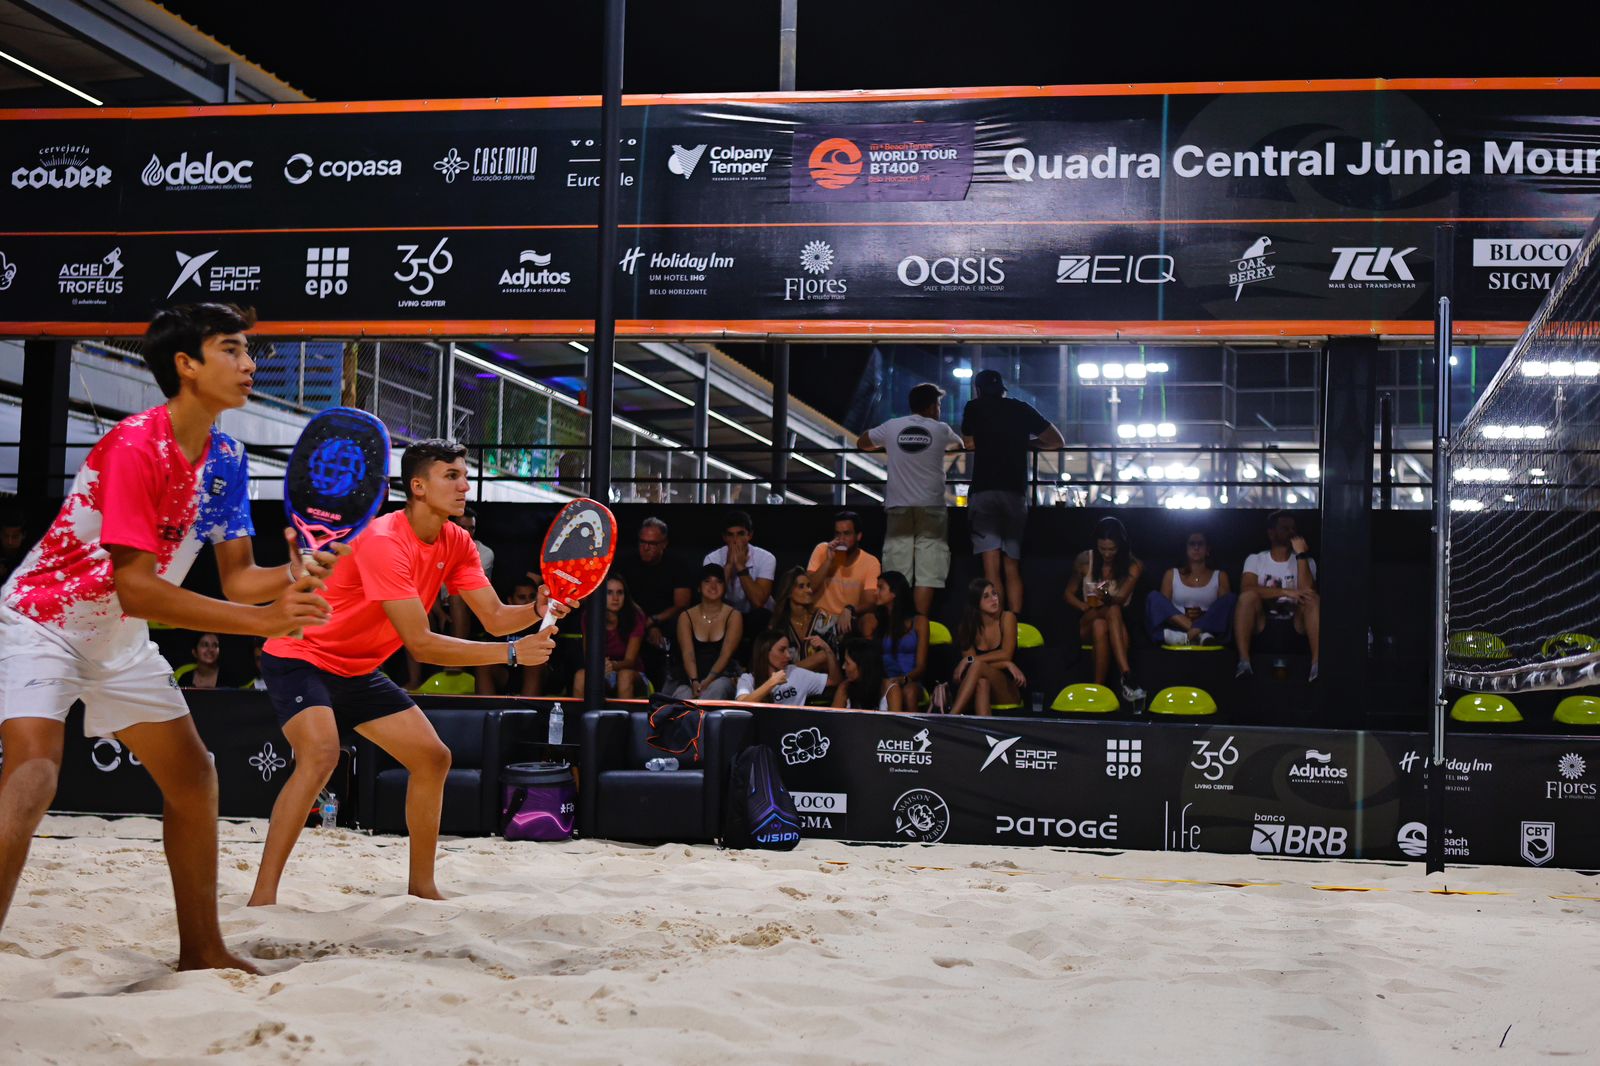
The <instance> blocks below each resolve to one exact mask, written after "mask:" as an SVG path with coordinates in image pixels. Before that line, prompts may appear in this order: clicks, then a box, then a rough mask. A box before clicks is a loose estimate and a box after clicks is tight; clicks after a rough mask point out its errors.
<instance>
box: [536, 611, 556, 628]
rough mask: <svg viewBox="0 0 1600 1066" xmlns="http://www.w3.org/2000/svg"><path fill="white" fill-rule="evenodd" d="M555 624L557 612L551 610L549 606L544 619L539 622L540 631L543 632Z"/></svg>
mask: <svg viewBox="0 0 1600 1066" xmlns="http://www.w3.org/2000/svg"><path fill="white" fill-rule="evenodd" d="M555 624H556V614H555V612H554V611H552V610H550V609H549V608H548V607H547V608H545V612H544V621H542V622H540V623H539V632H541V633H543V632H544V631H545V630H547V629H549V628H550V627H551V626H553V625H555Z"/></svg>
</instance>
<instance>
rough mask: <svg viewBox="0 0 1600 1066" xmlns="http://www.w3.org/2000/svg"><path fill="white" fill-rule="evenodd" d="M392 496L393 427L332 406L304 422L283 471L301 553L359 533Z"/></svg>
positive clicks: (307, 553) (287, 504)
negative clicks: (389, 428) (391, 454)
mask: <svg viewBox="0 0 1600 1066" xmlns="http://www.w3.org/2000/svg"><path fill="white" fill-rule="evenodd" d="M388 495H389V430H388V429H387V428H386V427H385V426H384V424H383V423H382V422H381V421H380V420H378V419H377V418H376V417H374V416H373V415H370V414H368V413H367V412H365V411H359V410H357V409H356V408H354V407H330V408H328V409H327V410H326V411H323V412H322V413H320V414H318V415H317V416H316V417H315V418H313V419H312V420H311V421H310V422H307V423H306V427H305V429H303V430H301V432H300V439H299V440H298V441H296V442H295V446H294V451H293V452H291V453H290V455H289V465H288V467H287V468H286V469H285V470H284V474H283V509H284V510H285V511H286V512H287V513H288V516H289V523H290V524H291V525H292V526H294V529H295V533H296V535H297V536H298V537H299V539H300V553H301V555H305V556H310V555H313V554H315V553H316V552H317V551H319V550H321V549H322V548H326V547H327V546H328V545H330V544H332V543H334V542H335V541H344V540H349V539H350V538H352V537H354V536H355V535H356V534H357V533H360V532H361V531H362V530H363V529H365V528H366V527H367V523H368V522H371V521H372V519H373V516H374V515H376V514H377V513H378V508H379V507H381V506H382V505H383V501H384V499H385V498H387V497H388ZM294 635H295V636H299V635H300V634H299V633H296V634H294Z"/></svg>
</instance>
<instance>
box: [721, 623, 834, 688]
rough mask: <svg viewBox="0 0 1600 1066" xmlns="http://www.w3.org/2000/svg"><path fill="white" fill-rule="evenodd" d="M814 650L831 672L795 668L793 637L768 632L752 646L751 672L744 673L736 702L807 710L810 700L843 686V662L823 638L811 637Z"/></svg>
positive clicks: (739, 683)
mask: <svg viewBox="0 0 1600 1066" xmlns="http://www.w3.org/2000/svg"><path fill="white" fill-rule="evenodd" d="M811 649H812V651H813V652H814V653H815V654H817V655H821V656H823V658H824V661H825V662H826V665H827V668H828V672H827V673H825V674H822V673H818V672H816V671H815V670H807V669H806V668H805V667H803V666H794V665H791V663H790V659H791V653H790V649H789V638H788V636H786V635H785V634H783V633H780V632H778V631H776V630H770V629H769V630H768V631H767V632H765V633H763V634H761V635H760V636H759V637H757V638H756V640H755V644H754V645H753V646H752V653H751V665H750V673H748V674H740V675H739V681H738V684H737V685H735V686H734V699H736V700H740V701H742V702H745V703H779V704H785V705H787V706H790V707H803V706H805V703H806V701H807V700H809V699H813V698H815V697H817V696H823V695H826V694H827V693H829V692H831V691H833V690H834V689H835V688H836V687H837V686H838V684H839V679H840V676H841V675H840V672H839V660H838V659H836V658H834V654H833V649H831V648H829V647H828V645H827V642H825V641H824V640H823V639H822V638H821V637H812V638H811Z"/></svg>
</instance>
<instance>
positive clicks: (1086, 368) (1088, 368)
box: [1078, 363, 1100, 381]
mask: <svg viewBox="0 0 1600 1066" xmlns="http://www.w3.org/2000/svg"><path fill="white" fill-rule="evenodd" d="M1099 376H1100V364H1099V363H1079V364H1078V377H1080V378H1082V379H1083V380H1084V381H1093V380H1095V379H1096V378H1098V377H1099Z"/></svg>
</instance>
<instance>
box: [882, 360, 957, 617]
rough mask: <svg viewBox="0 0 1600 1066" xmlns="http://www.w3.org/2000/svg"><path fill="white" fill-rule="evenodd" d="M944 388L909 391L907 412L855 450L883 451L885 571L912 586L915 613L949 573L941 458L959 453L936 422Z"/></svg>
mask: <svg viewBox="0 0 1600 1066" xmlns="http://www.w3.org/2000/svg"><path fill="white" fill-rule="evenodd" d="M943 400H944V390H943V389H941V388H940V387H939V386H937V385H935V384H932V383H931V382H926V381H925V382H923V383H922V384H921V385H917V386H915V387H913V388H912V390H911V398H910V405H911V413H910V414H909V415H905V416H904V417H901V418H891V419H889V421H887V422H885V423H884V424H883V425H881V426H876V427H874V428H872V429H869V430H867V431H866V432H865V433H863V434H861V436H860V437H858V438H857V439H856V447H857V448H861V449H863V450H866V451H882V452H884V453H885V458H886V459H887V460H888V462H889V484H888V488H887V489H886V490H885V492H884V496H883V506H884V510H885V511H886V512H887V515H888V523H889V524H888V529H887V531H886V532H885V534H884V538H883V568H884V569H885V570H898V571H899V572H900V573H902V574H904V575H905V578H906V580H907V581H909V582H910V583H911V588H912V595H913V596H914V597H915V599H916V604H917V613H918V614H927V613H928V612H929V610H930V609H931V608H932V607H933V594H934V590H936V589H942V588H944V582H945V578H946V577H947V576H949V573H950V539H949V523H950V518H949V511H947V510H946V509H945V502H944V466H945V463H944V457H945V453H946V452H949V451H960V450H961V447H962V442H961V434H959V433H957V432H956V431H955V428H954V427H952V426H950V425H947V424H946V423H944V422H941V421H939V406H940V403H941V402H942V401H943Z"/></svg>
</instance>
